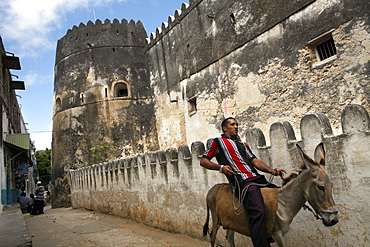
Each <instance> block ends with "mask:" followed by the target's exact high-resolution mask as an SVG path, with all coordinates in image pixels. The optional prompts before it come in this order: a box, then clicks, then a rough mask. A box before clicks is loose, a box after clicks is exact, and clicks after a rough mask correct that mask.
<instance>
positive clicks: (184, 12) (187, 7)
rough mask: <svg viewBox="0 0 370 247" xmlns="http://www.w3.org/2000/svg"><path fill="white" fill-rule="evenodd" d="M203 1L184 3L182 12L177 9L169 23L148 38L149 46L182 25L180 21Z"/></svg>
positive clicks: (170, 17) (196, 0) (158, 28)
mask: <svg viewBox="0 0 370 247" xmlns="http://www.w3.org/2000/svg"><path fill="white" fill-rule="evenodd" d="M201 1H202V0H189V4H187V3H182V5H181V10H180V9H176V10H175V13H174V15H173V16H172V15H170V16H169V17H168V21H167V22H162V25H161V27H157V29H156V32H155V33H153V32H152V33H151V34H150V37H149V38H147V43H148V45H149V46H152V45H154V44H155V43H156V42H157V41H158V40H160V39H161V38H162V37H163V36H165V35H166V34H167V33H168V32H169V31H170V30H171V29H172V28H173V27H175V26H176V25H177V24H179V23H180V21H181V20H182V19H183V18H184V17H185V16H186V15H187V14H188V13H189V12H190V11H191V10H193V9H194V8H195V7H196V6H197V5H198V4H199V3H200V2H201Z"/></svg>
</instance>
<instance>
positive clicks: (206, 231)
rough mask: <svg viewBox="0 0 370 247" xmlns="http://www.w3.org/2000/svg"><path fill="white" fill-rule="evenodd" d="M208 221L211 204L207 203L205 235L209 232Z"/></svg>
mask: <svg viewBox="0 0 370 247" xmlns="http://www.w3.org/2000/svg"><path fill="white" fill-rule="evenodd" d="M208 222H209V206H208V203H207V218H206V222H205V223H204V226H203V236H206V235H207V234H208Z"/></svg>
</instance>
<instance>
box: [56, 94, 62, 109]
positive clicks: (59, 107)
mask: <svg viewBox="0 0 370 247" xmlns="http://www.w3.org/2000/svg"><path fill="white" fill-rule="evenodd" d="M61 109H62V101H61V99H60V98H59V97H58V98H57V99H56V101H55V110H56V111H59V110H61Z"/></svg>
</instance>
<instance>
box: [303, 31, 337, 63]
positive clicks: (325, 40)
mask: <svg viewBox="0 0 370 247" xmlns="http://www.w3.org/2000/svg"><path fill="white" fill-rule="evenodd" d="M333 31H334V29H331V30H330V31H328V32H326V33H324V34H322V35H320V36H318V37H316V38H315V39H313V40H311V41H310V42H308V45H309V47H310V48H311V50H312V52H313V54H314V57H315V60H316V63H320V62H322V61H323V62H326V61H331V60H332V59H334V58H336V55H337V49H336V48H335V43H334V39H333V36H332V32H333Z"/></svg>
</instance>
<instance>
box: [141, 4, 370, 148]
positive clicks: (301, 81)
mask: <svg viewBox="0 0 370 247" xmlns="http://www.w3.org/2000/svg"><path fill="white" fill-rule="evenodd" d="M367 9H369V2H368V1H361V0H359V1H349V0H348V1H347V0H336V1H331V0H317V1H259V0H256V1H247V2H246V1H190V5H186V4H183V5H182V8H181V11H176V12H175V15H174V17H173V18H171V17H170V18H169V19H168V23H163V24H162V27H161V28H158V30H157V33H155V34H152V35H151V39H150V43H149V48H148V51H147V54H148V57H149V61H150V62H151V63H150V65H151V66H150V71H151V73H150V81H151V85H152V87H154V88H156V97H157V98H158V99H160V100H158V101H156V102H155V105H156V107H155V110H156V121H157V130H158V138H159V145H160V147H161V149H166V148H169V147H171V146H173V145H179V144H184V141H185V140H186V142H185V143H186V144H188V145H190V143H192V142H194V141H199V140H200V141H205V140H207V138H209V137H210V136H216V135H218V134H219V133H220V132H221V129H220V126H219V125H220V122H221V120H222V119H223V118H224V117H227V116H234V117H236V118H237V119H238V121H239V124H240V127H241V131H242V133H245V131H246V129H248V128H251V127H256V128H260V129H261V130H263V131H264V132H268V131H269V126H270V125H271V124H273V123H274V122H276V121H281V120H286V121H289V122H291V123H292V125H293V128H294V131H295V132H296V134H299V120H300V119H301V118H302V117H303V116H304V115H305V114H306V113H310V112H321V113H324V114H326V115H327V116H328V118H329V122H330V123H331V124H332V126H333V131H334V133H340V124H339V122H340V121H339V118H338V116H340V113H341V112H342V111H343V109H344V107H345V106H346V105H348V104H361V105H363V106H364V107H365V108H366V109H367V110H369V109H370V102H369V98H370V84H369V78H368V74H369V58H370V50H369V15H368V11H367ZM324 34H326V35H328V34H330V35H331V37H332V39H333V41H334V44H335V48H336V55H335V56H332V57H331V58H330V59H327V60H323V61H318V58H317V54H316V52H315V42H317V40H320V36H322V35H324ZM194 102H195V104H194ZM194 105H195V106H194ZM194 108H195V109H194ZM173 123H176V124H173ZM169 135H170V137H169ZM267 141H269V140H267Z"/></svg>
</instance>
